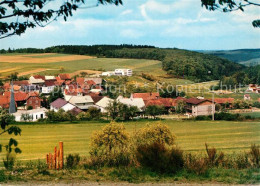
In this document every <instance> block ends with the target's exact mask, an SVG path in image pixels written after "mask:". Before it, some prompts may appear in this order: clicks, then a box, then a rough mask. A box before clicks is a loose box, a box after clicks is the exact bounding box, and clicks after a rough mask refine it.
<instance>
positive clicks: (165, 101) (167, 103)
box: [145, 98, 175, 107]
mask: <svg viewBox="0 0 260 186" xmlns="http://www.w3.org/2000/svg"><path fill="white" fill-rule="evenodd" d="M145 105H146V106H150V105H161V106H164V107H172V106H175V100H174V99H172V98H159V99H151V100H146V101H145Z"/></svg>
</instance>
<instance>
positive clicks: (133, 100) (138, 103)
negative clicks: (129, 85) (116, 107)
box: [117, 96, 145, 111]
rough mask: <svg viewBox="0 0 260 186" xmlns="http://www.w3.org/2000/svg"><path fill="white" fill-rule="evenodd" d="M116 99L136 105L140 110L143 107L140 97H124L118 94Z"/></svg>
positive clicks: (126, 103)
mask: <svg viewBox="0 0 260 186" xmlns="http://www.w3.org/2000/svg"><path fill="white" fill-rule="evenodd" d="M117 101H119V102H120V103H123V104H125V105H129V106H136V107H137V108H138V109H139V110H140V111H142V110H143V109H144V107H145V104H144V100H143V99H142V98H124V97H122V96H118V98H117Z"/></svg>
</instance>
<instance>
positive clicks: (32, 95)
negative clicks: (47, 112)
mask: <svg viewBox="0 0 260 186" xmlns="http://www.w3.org/2000/svg"><path fill="white" fill-rule="evenodd" d="M41 102H42V99H41V98H40V97H39V94H38V93H37V92H29V93H28V95H27V97H26V106H27V108H28V107H30V106H31V107H32V108H33V109H37V108H40V107H41Z"/></svg>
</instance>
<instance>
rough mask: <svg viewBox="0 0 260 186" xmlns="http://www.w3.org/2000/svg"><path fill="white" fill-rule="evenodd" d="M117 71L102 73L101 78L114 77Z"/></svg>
mask: <svg viewBox="0 0 260 186" xmlns="http://www.w3.org/2000/svg"><path fill="white" fill-rule="evenodd" d="M114 75H116V74H115V71H107V72H102V74H101V76H114Z"/></svg>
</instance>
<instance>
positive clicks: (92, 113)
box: [88, 107, 101, 119]
mask: <svg viewBox="0 0 260 186" xmlns="http://www.w3.org/2000/svg"><path fill="white" fill-rule="evenodd" d="M88 113H89V114H90V117H91V119H99V118H100V116H101V112H100V109H98V108H96V107H90V108H89V109H88Z"/></svg>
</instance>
